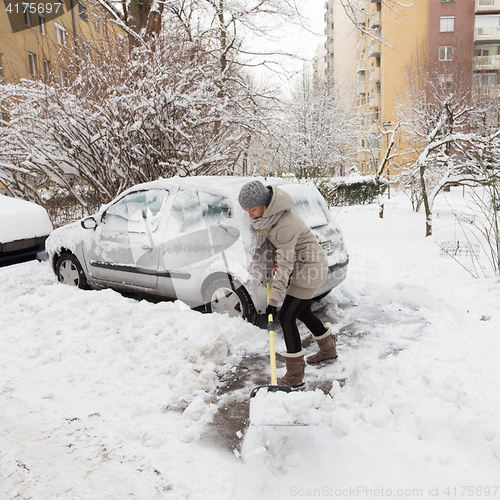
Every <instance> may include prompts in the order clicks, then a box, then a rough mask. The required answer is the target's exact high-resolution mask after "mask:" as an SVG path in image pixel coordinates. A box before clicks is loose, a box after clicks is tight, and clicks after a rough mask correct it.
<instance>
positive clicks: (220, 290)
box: [205, 278, 259, 325]
mask: <svg viewBox="0 0 500 500" xmlns="http://www.w3.org/2000/svg"><path fill="white" fill-rule="evenodd" d="M205 309H206V311H207V312H208V313H212V312H218V313H221V314H228V315H229V317H240V318H243V319H245V320H247V321H248V322H249V323H252V324H254V325H255V324H256V323H257V322H258V317H259V316H258V314H257V312H256V311H255V306H254V304H253V301H252V299H251V298H250V295H249V294H248V292H247V291H246V290H245V287H244V286H243V285H241V284H240V283H238V282H235V281H234V280H233V281H232V283H230V280H229V279H227V278H218V279H216V280H215V281H214V282H213V283H211V284H210V286H209V287H208V289H207V292H206V294H205Z"/></svg>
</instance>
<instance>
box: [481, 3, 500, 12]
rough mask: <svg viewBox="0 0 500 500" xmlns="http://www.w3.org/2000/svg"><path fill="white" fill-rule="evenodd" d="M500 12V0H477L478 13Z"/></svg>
mask: <svg viewBox="0 0 500 500" xmlns="http://www.w3.org/2000/svg"><path fill="white" fill-rule="evenodd" d="M482 12H500V0H476V13H482Z"/></svg>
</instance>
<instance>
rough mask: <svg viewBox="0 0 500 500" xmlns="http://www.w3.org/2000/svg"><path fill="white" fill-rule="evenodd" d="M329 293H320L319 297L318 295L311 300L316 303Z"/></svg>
mask: <svg viewBox="0 0 500 500" xmlns="http://www.w3.org/2000/svg"><path fill="white" fill-rule="evenodd" d="M330 292H331V290H328V292H324V293H322V294H321V295H318V296H317V297H314V298H313V300H314V301H318V300H322V299H324V298H325V297H326V296H327V295H328V294H329V293H330Z"/></svg>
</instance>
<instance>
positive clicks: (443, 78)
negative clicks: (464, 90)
mask: <svg viewBox="0 0 500 500" xmlns="http://www.w3.org/2000/svg"><path fill="white" fill-rule="evenodd" d="M438 83H439V88H440V89H442V90H450V89H451V88H453V75H438Z"/></svg>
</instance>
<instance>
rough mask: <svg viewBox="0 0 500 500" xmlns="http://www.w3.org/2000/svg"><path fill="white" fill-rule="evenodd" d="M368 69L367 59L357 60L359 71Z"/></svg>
mask: <svg viewBox="0 0 500 500" xmlns="http://www.w3.org/2000/svg"><path fill="white" fill-rule="evenodd" d="M365 70H366V59H358V61H357V62H356V71H357V72H358V73H359V72H360V71H365Z"/></svg>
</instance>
